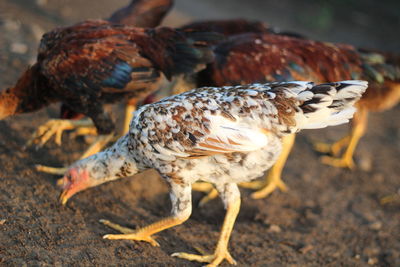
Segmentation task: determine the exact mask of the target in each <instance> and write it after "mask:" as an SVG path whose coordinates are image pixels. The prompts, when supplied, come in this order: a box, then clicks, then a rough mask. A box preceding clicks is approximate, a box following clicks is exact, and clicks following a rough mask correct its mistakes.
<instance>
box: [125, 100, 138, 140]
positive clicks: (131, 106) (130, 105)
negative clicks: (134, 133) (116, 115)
mask: <svg viewBox="0 0 400 267" xmlns="http://www.w3.org/2000/svg"><path fill="white" fill-rule="evenodd" d="M136 104H137V101H136V100H129V101H128V102H127V103H126V106H125V116H124V125H123V126H122V135H124V134H126V133H127V132H128V131H129V124H130V123H131V120H132V117H133V112H135V111H136Z"/></svg>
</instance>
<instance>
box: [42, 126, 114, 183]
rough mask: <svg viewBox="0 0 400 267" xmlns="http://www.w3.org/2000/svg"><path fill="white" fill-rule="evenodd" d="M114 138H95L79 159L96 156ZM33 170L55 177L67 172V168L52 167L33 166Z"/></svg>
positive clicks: (102, 136)
mask: <svg viewBox="0 0 400 267" xmlns="http://www.w3.org/2000/svg"><path fill="white" fill-rule="evenodd" d="M113 137H114V134H108V135H99V136H97V137H96V140H95V141H94V142H93V144H92V145H91V146H90V147H89V148H88V149H87V150H86V151H85V153H83V154H82V156H81V157H80V159H84V158H87V157H89V156H91V155H93V154H96V153H97V152H99V151H100V150H101V149H102V148H103V147H105V146H106V145H107V144H108V143H109V142H110V141H111V140H112V139H113ZM35 168H36V170H37V171H40V172H45V173H50V174H55V175H63V174H64V173H65V172H66V171H67V169H68V168H67V167H63V168H54V167H49V166H44V165H40V164H38V165H35Z"/></svg>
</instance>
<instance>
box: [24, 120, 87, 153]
mask: <svg viewBox="0 0 400 267" xmlns="http://www.w3.org/2000/svg"><path fill="white" fill-rule="evenodd" d="M80 127H86V128H92V127H94V125H93V122H92V120H90V119H82V120H63V119H53V120H49V121H47V122H46V123H45V124H43V125H41V126H39V128H38V130H37V131H36V132H35V133H33V135H32V137H31V138H30V139H29V141H28V142H27V144H26V146H31V145H36V146H37V147H42V146H43V145H44V144H45V143H46V142H47V141H49V139H50V138H51V137H52V136H53V135H54V136H55V143H56V144H58V145H61V137H62V133H63V132H64V131H67V130H73V129H75V128H80Z"/></svg>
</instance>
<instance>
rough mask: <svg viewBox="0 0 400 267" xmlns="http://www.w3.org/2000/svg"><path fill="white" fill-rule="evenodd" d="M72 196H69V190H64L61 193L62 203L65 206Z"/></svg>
mask: <svg viewBox="0 0 400 267" xmlns="http://www.w3.org/2000/svg"><path fill="white" fill-rule="evenodd" d="M69 197H70V196H68V190H64V191H63V192H62V193H61V195H60V198H59V200H60V202H61V204H62V205H63V206H64V205H65V204H67V201H68V199H69Z"/></svg>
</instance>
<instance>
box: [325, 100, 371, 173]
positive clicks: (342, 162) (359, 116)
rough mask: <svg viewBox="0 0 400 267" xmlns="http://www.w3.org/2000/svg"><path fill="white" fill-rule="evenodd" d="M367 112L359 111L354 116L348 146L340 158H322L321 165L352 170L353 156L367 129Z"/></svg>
mask: <svg viewBox="0 0 400 267" xmlns="http://www.w3.org/2000/svg"><path fill="white" fill-rule="evenodd" d="M367 118H368V112H367V111H366V110H365V109H361V108H360V109H359V110H357V112H356V113H355V114H354V118H353V122H352V124H353V125H352V130H351V134H350V141H349V145H348V146H347V148H346V151H345V152H344V154H343V156H342V157H341V158H333V157H328V156H324V157H322V158H321V161H322V163H324V164H328V165H332V166H334V167H340V168H346V167H347V168H349V169H353V168H354V166H355V164H354V161H353V154H354V151H355V149H356V147H357V144H358V142H359V141H360V138H361V137H362V136H363V135H364V133H365V130H366V127H367Z"/></svg>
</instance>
